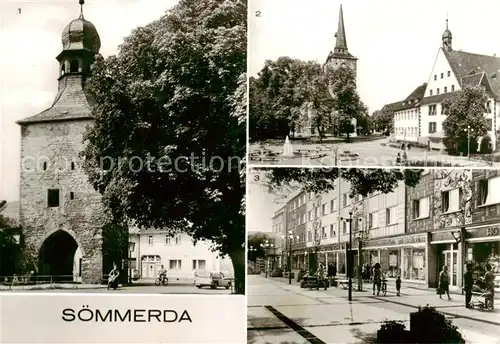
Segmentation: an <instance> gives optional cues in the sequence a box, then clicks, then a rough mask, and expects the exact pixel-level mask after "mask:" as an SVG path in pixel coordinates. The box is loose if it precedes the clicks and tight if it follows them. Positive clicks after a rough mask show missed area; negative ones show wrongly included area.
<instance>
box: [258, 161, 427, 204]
mask: <svg viewBox="0 0 500 344" xmlns="http://www.w3.org/2000/svg"><path fill="white" fill-rule="evenodd" d="M265 171H268V172H267V173H266V174H267V176H266V177H267V180H268V184H269V185H268V186H269V187H270V189H271V190H273V192H279V190H280V189H281V188H283V187H290V185H292V184H293V185H296V186H300V187H301V188H302V189H303V190H304V191H306V192H315V193H324V192H328V191H331V190H334V189H335V183H336V180H337V179H338V178H341V179H343V180H345V181H347V182H349V183H350V184H351V192H350V196H351V197H354V196H356V195H361V196H363V197H366V196H368V195H369V194H370V193H373V192H377V191H379V192H382V193H390V192H392V191H393V190H394V188H395V187H397V185H398V183H399V182H400V181H404V183H405V184H406V185H407V186H410V187H415V186H416V185H417V184H418V182H419V181H420V177H421V174H422V171H423V170H412V169H401V170H397V169H358V168H348V169H339V168H332V169H321V168H309V169H306V168H273V169H268V170H265Z"/></svg>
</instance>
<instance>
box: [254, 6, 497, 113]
mask: <svg viewBox="0 0 500 344" xmlns="http://www.w3.org/2000/svg"><path fill="white" fill-rule="evenodd" d="M341 3H342V1H339V0H310V1H305V0H250V2H249V7H250V8H249V13H250V16H249V43H248V44H249V53H248V54H249V55H248V56H249V61H248V65H249V75H251V76H257V74H258V72H259V71H260V70H261V68H262V66H263V65H264V62H265V61H266V60H276V59H277V58H278V57H280V56H289V57H292V58H297V59H301V60H307V61H309V60H316V61H317V62H320V63H324V62H325V60H326V57H327V56H328V53H329V52H330V51H332V50H333V48H334V46H335V37H334V36H335V32H336V31H337V25H338V16H339V8H340V4H341ZM342 7H343V12H344V24H345V29H346V36H347V47H348V49H349V52H350V53H351V54H352V55H354V56H356V57H357V58H358V59H359V60H358V72H357V77H358V79H357V85H358V91H359V93H360V96H361V99H362V101H363V102H364V103H365V104H366V105H367V106H368V108H369V111H370V113H372V112H373V111H374V110H377V109H380V108H381V107H382V106H383V105H384V104H386V103H392V102H396V101H399V100H403V99H404V98H406V97H407V96H408V95H409V94H410V93H411V92H412V91H413V90H414V89H415V88H416V87H418V86H419V85H421V84H423V83H424V82H428V80H429V78H430V74H431V72H432V67H433V64H434V61H435V59H436V57H437V53H438V50H439V48H440V47H441V45H442V41H441V37H442V34H443V32H444V30H445V28H446V18H447V16H448V19H449V29H450V30H451V32H452V35H453V49H455V50H463V51H468V52H472V53H478V54H485V55H493V54H497V56H499V57H500V39H499V38H498V32H499V29H498V13H500V1H498V0H474V1H470V0H404V1H401V0H380V1H373V0H349V1H343V3H342ZM257 11H259V12H260V15H259V16H257V15H256V13H257Z"/></svg>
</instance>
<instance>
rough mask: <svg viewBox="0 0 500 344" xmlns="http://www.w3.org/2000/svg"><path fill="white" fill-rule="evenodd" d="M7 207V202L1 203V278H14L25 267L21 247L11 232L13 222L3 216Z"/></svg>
mask: <svg viewBox="0 0 500 344" xmlns="http://www.w3.org/2000/svg"><path fill="white" fill-rule="evenodd" d="M6 206H7V202H6V201H0V276H12V275H13V274H14V273H19V272H20V271H21V270H22V267H23V261H22V252H21V246H20V245H19V244H18V243H17V242H16V240H15V239H14V236H13V235H12V232H11V231H10V230H9V229H11V228H12V222H11V221H10V219H9V218H7V217H5V216H4V215H2V214H1V212H2V211H3V210H5V208H6Z"/></svg>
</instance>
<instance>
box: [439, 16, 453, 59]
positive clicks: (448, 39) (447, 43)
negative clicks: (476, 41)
mask: <svg viewBox="0 0 500 344" xmlns="http://www.w3.org/2000/svg"><path fill="white" fill-rule="evenodd" d="M442 41H443V49H445V50H446V51H452V50H453V48H452V44H451V43H452V41H453V35H452V34H451V31H450V29H449V28H448V14H446V30H444V32H443V36H442Z"/></svg>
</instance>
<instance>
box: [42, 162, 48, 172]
mask: <svg viewBox="0 0 500 344" xmlns="http://www.w3.org/2000/svg"><path fill="white" fill-rule="evenodd" d="M43 170H44V171H47V161H44V163H43Z"/></svg>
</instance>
